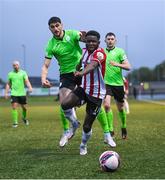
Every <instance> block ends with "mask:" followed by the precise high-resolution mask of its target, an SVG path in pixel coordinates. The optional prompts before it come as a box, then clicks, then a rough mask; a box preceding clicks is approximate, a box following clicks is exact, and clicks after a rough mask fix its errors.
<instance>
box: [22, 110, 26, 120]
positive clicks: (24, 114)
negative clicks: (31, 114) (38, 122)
mask: <svg viewBox="0 0 165 180" xmlns="http://www.w3.org/2000/svg"><path fill="white" fill-rule="evenodd" d="M22 118H23V119H26V110H22Z"/></svg>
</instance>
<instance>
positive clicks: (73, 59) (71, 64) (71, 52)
mask: <svg viewBox="0 0 165 180" xmlns="http://www.w3.org/2000/svg"><path fill="white" fill-rule="evenodd" d="M79 39H80V35H79V32H78V31H75V30H66V31H64V37H63V39H57V38H55V37H53V38H52V39H50V40H49V41H48V44H47V47H46V50H45V51H46V55H45V57H46V58H47V59H52V57H53V56H54V57H55V58H56V59H57V61H58V64H59V66H60V74H65V73H70V72H75V70H76V66H77V64H78V63H79V62H80V59H81V56H82V50H81V48H80V46H79Z"/></svg>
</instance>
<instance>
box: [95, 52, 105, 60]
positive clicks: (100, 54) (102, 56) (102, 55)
mask: <svg viewBox="0 0 165 180" xmlns="http://www.w3.org/2000/svg"><path fill="white" fill-rule="evenodd" d="M97 58H98V60H102V59H103V58H104V54H103V53H101V52H97Z"/></svg>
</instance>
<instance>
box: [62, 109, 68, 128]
mask: <svg viewBox="0 0 165 180" xmlns="http://www.w3.org/2000/svg"><path fill="white" fill-rule="evenodd" d="M60 117H61V122H62V125H63V129H64V131H67V130H68V129H69V120H67V119H66V117H65V114H64V111H63V110H62V108H61V107H60Z"/></svg>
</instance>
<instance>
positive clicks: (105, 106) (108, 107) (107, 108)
mask: <svg viewBox="0 0 165 180" xmlns="http://www.w3.org/2000/svg"><path fill="white" fill-rule="evenodd" d="M104 109H105V111H106V112H108V111H110V105H109V104H107V103H105V104H104Z"/></svg>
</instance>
